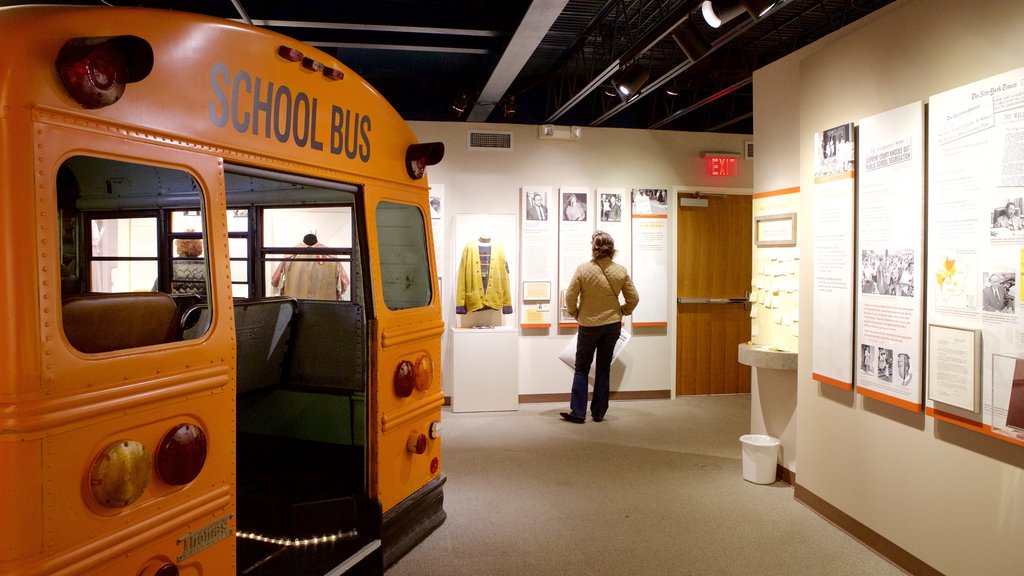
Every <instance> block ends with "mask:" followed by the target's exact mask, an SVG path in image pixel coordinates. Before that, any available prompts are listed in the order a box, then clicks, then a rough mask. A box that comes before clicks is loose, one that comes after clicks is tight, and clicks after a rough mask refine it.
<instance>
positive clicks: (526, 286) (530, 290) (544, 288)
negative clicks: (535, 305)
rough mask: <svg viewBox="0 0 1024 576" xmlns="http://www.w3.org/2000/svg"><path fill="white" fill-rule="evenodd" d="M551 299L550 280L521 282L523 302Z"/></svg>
mask: <svg viewBox="0 0 1024 576" xmlns="http://www.w3.org/2000/svg"><path fill="white" fill-rule="evenodd" d="M550 300H551V282H523V301H524V302H539V301H543V302H548V301H550Z"/></svg>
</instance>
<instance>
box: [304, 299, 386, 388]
mask: <svg viewBox="0 0 1024 576" xmlns="http://www.w3.org/2000/svg"><path fill="white" fill-rule="evenodd" d="M339 334H344V335H345V337H344V338H339V337H338V335H339ZM366 338H367V335H366V325H365V323H364V322H363V311H362V307H360V306H353V305H350V304H341V303H338V302H327V301H319V300H300V301H299V315H298V317H297V318H296V319H295V328H294V334H293V335H292V340H293V343H292V350H291V364H290V365H289V369H290V371H289V374H288V386H289V387H291V388H297V389H309V390H313V391H317V392H328V393H335V394H351V393H352V392H363V391H365V389H366V378H367V374H366V359H365V357H364V353H363V350H365V345H366V344H365V343H366V341H367V340H366Z"/></svg>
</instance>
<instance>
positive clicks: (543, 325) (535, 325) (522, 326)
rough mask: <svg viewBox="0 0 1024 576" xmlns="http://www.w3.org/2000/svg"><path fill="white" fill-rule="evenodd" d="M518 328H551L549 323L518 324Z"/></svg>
mask: <svg viewBox="0 0 1024 576" xmlns="http://www.w3.org/2000/svg"><path fill="white" fill-rule="evenodd" d="M519 327H520V328H551V324H520V325H519Z"/></svg>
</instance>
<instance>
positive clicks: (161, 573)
mask: <svg viewBox="0 0 1024 576" xmlns="http://www.w3.org/2000/svg"><path fill="white" fill-rule="evenodd" d="M179 574H180V573H179V572H178V567H177V566H175V565H174V564H170V563H162V564H154V565H152V566H147V567H146V569H145V570H143V571H142V573H141V574H139V576H178V575H179Z"/></svg>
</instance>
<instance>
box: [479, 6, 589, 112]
mask: <svg viewBox="0 0 1024 576" xmlns="http://www.w3.org/2000/svg"><path fill="white" fill-rule="evenodd" d="M568 2H569V0H533V2H532V3H531V4H530V8H529V10H527V11H526V15H525V16H523V21H522V22H520V23H519V28H517V29H516V33H515V34H514V35H513V36H512V40H511V41H509V43H508V47H506V48H505V53H504V54H502V55H501V60H499V61H498V65H497V66H495V68H494V70H493V71H492V72H491V77H490V79H488V80H487V84H486V85H485V86H484V89H483V90H482V91H481V92H480V96H479V97H478V98H477V100H476V102H475V103H474V104H473V107H472V108H471V109H470V110H469V114H467V115H466V120H468V121H469V122H485V121H486V120H487V117H488V116H490V115H491V111H492V110H494V106H495V105H497V103H498V101H499V100H501V98H502V96H504V95H505V92H506V91H507V90H508V88H509V86H511V85H512V82H513V81H514V80H515V79H516V77H517V76H518V75H519V72H520V71H522V69H523V65H525V64H526V61H527V60H529V58H530V56H532V55H533V52H534V50H536V49H537V46H538V45H539V44H540V41H541V40H543V39H544V36H545V35H546V34H547V33H548V30H550V29H551V25H552V24H554V23H555V19H557V18H558V15H559V14H561V13H562V9H563V8H565V5H566V4H567V3H568Z"/></svg>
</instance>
